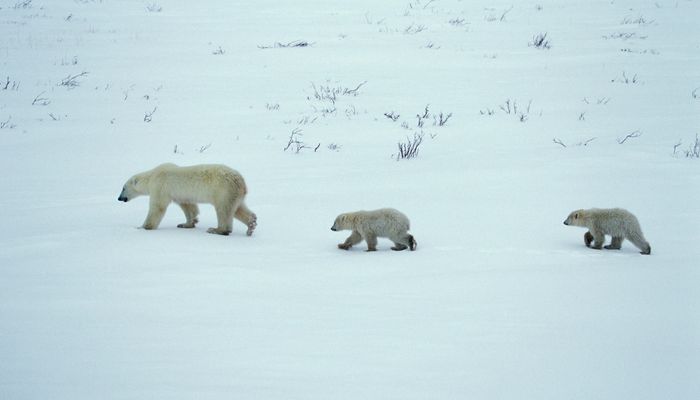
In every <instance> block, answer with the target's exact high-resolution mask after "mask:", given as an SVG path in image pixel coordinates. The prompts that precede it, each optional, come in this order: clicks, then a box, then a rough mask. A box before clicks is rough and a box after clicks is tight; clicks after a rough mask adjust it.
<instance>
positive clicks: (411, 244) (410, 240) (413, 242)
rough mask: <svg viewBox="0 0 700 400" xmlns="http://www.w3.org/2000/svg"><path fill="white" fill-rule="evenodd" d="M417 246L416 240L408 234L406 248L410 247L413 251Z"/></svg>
mask: <svg viewBox="0 0 700 400" xmlns="http://www.w3.org/2000/svg"><path fill="white" fill-rule="evenodd" d="M417 247H418V242H416V239H414V238H413V235H408V248H410V249H411V251H413V250H415V249H416V248H417Z"/></svg>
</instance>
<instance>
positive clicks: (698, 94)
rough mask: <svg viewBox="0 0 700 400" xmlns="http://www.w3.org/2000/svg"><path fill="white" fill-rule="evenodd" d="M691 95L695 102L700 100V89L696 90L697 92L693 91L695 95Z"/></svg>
mask: <svg viewBox="0 0 700 400" xmlns="http://www.w3.org/2000/svg"><path fill="white" fill-rule="evenodd" d="M691 95H692V96H693V98H694V99H695V100H698V99H700V87H697V88H695V90H693V93H691Z"/></svg>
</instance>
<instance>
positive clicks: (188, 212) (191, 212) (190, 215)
mask: <svg viewBox="0 0 700 400" xmlns="http://www.w3.org/2000/svg"><path fill="white" fill-rule="evenodd" d="M178 205H179V206H180V208H182V212H184V213H185V218H187V221H186V222H185V223H184V224H178V225H177V227H178V228H194V226H195V224H197V222H199V220H198V219H197V215H199V207H197V205H196V204H190V203H178Z"/></svg>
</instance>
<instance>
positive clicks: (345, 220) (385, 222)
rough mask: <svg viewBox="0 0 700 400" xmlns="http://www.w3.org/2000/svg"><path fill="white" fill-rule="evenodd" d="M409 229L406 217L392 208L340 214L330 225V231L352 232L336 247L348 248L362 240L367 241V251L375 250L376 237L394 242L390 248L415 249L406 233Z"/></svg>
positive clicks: (397, 249)
mask: <svg viewBox="0 0 700 400" xmlns="http://www.w3.org/2000/svg"><path fill="white" fill-rule="evenodd" d="M409 229H410V221H409V220H408V218H407V217H406V216H405V215H404V214H403V213H401V212H400V211H398V210H395V209H393V208H382V209H379V210H373V211H355V212H349V213H344V214H340V215H338V217H337V218H336V219H335V222H334V223H333V226H332V227H331V230H332V231H341V230H352V234H350V236H349V237H348V238H347V239H345V242H343V243H340V244H339V245H338V248H340V249H343V250H349V249H350V248H351V247H352V246H353V245H356V244H358V243H360V242H361V241H363V240H364V241H365V242H367V251H376V250H377V238H378V237H385V238H389V239H391V240H392V241H393V242H394V247H392V248H391V249H392V250H396V251H400V250H405V249H407V248H409V249H411V250H412V251H413V250H415V249H416V247H417V246H418V243H416V240H415V239H414V238H413V235H410V234H408V230H409Z"/></svg>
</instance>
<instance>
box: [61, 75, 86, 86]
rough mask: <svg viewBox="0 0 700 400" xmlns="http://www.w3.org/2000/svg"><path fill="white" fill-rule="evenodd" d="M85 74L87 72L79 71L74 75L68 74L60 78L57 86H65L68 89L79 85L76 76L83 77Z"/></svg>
mask: <svg viewBox="0 0 700 400" xmlns="http://www.w3.org/2000/svg"><path fill="white" fill-rule="evenodd" d="M87 74H88V73H87V72H81V73H79V74H75V75H68V76H67V77H65V78H63V79H62V80H61V83H59V84H58V86H63V87H67V88H68V89H73V88H76V87H78V86H80V81H79V80H78V78H82V77H85V76H87Z"/></svg>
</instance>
